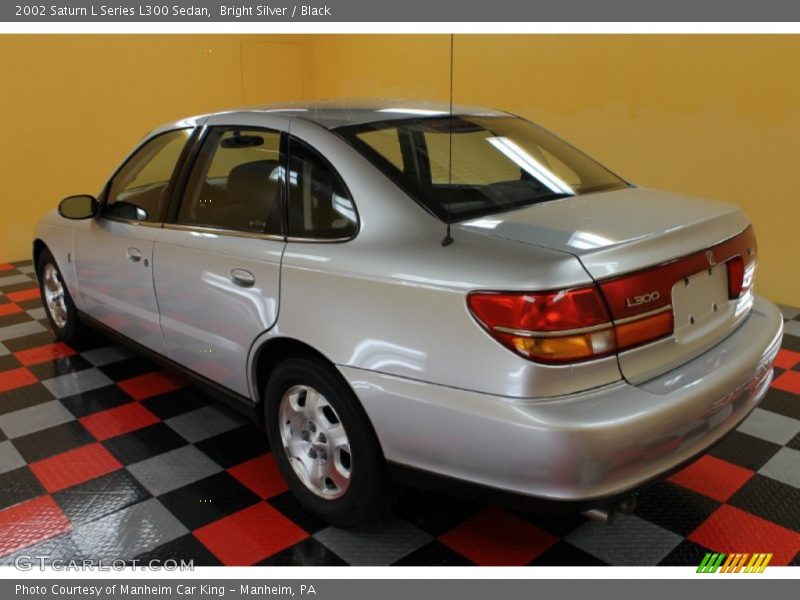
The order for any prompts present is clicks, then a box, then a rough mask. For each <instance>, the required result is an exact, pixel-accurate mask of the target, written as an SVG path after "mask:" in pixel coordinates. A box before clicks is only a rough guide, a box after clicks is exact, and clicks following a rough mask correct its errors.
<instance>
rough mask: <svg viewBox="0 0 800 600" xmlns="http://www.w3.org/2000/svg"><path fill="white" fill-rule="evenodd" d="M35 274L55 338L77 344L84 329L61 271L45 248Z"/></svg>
mask: <svg viewBox="0 0 800 600" xmlns="http://www.w3.org/2000/svg"><path fill="white" fill-rule="evenodd" d="M36 274H37V276H38V278H39V293H40V294H41V296H42V305H43V306H44V311H45V313H46V314H47V319H48V321H50V327H51V328H52V329H53V331H54V332H55V334H56V337H57V338H58V339H60V340H62V341H64V342H67V343H68V344H72V343H75V342H77V341H78V340H79V339H80V338H81V337H82V336H83V334H84V332H85V327H84V325H83V323H81V322H80V320H79V319H78V311H77V309H76V308H75V303H74V302H73V301H72V296H71V295H70V293H69V290H68V289H67V284H66V283H64V277H63V276H62V274H61V269H59V268H58V264H56V260H55V258H53V255H52V253H51V252H50V250H48V249H47V248H45V249H44V250H42V254H41V256H39V263H38V265H37V268H36Z"/></svg>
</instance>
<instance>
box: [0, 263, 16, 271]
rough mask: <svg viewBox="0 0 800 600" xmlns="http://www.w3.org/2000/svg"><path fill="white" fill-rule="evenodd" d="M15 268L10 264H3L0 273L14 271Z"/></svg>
mask: <svg viewBox="0 0 800 600" xmlns="http://www.w3.org/2000/svg"><path fill="white" fill-rule="evenodd" d="M14 268H15V267H14V265H11V264H9V263H3V264H2V265H0V271H13V270H14Z"/></svg>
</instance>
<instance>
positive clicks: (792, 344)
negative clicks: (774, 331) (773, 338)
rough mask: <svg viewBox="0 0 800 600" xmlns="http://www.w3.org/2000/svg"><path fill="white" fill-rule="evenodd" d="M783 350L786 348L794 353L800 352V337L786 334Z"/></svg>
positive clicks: (782, 344) (782, 345)
mask: <svg viewBox="0 0 800 600" xmlns="http://www.w3.org/2000/svg"><path fill="white" fill-rule="evenodd" d="M781 348H786V349H787V350H791V351H793V352H800V337H796V336H794V335H789V334H788V333H786V334H784V335H783V343H781Z"/></svg>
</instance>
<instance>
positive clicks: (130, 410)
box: [78, 402, 160, 441]
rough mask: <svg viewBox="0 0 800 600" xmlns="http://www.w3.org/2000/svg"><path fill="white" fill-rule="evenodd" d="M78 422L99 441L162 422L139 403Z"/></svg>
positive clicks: (95, 414) (130, 403)
mask: <svg viewBox="0 0 800 600" xmlns="http://www.w3.org/2000/svg"><path fill="white" fill-rule="evenodd" d="M78 420H79V421H80V422H81V425H83V426H84V427H85V428H86V429H87V430H88V431H89V433H91V434H92V435H93V436H94V437H95V439H97V440H99V441H103V440H107V439H109V438H112V437H116V436H118V435H122V434H123V433H128V432H129V431H135V430H136V429H141V428H142V427H147V426H148V425H154V424H156V423H158V422H159V421H160V419H159V418H158V417H157V416H156V415H154V414H153V413H151V412H150V411H149V410H147V409H146V408H145V407H144V406H142V405H141V404H139V403H138V402H128V403H127V404H123V405H122V406H117V407H116V408H110V409H108V410H104V411H102V412H98V413H94V414H92V415H89V416H87V417H82V418H80V419H78Z"/></svg>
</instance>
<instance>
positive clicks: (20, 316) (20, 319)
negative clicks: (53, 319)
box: [0, 310, 34, 327]
mask: <svg viewBox="0 0 800 600" xmlns="http://www.w3.org/2000/svg"><path fill="white" fill-rule="evenodd" d="M33 320H34V319H33V317H32V316H30V315H29V314H28V313H27V312H25V311H24V310H23V311H22V312H17V313H11V314H10V315H4V316H3V317H2V320H0V323H2V327H6V326H8V325H18V324H19V323H25V322H27V321H33Z"/></svg>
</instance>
